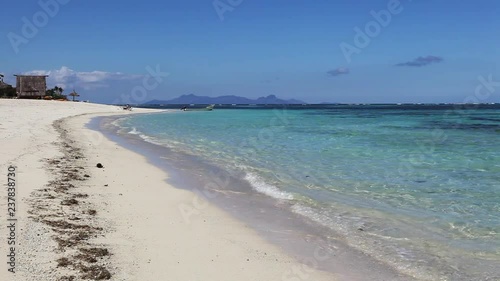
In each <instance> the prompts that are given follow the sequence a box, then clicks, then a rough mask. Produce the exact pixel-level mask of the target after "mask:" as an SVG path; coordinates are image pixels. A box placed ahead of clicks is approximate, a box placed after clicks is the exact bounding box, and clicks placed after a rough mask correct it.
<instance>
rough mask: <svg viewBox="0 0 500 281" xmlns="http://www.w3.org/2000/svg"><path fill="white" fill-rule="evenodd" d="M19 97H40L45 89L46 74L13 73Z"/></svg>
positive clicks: (43, 94)
mask: <svg viewBox="0 0 500 281" xmlns="http://www.w3.org/2000/svg"><path fill="white" fill-rule="evenodd" d="M14 76H16V92H17V97H18V98H20V99H41V98H43V97H44V96H45V91H46V90H47V77H48V76H47V75H14Z"/></svg>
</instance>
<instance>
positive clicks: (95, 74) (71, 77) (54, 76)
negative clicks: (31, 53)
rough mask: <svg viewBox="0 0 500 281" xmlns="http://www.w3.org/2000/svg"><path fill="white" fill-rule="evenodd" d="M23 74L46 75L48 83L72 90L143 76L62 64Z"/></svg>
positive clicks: (103, 86) (104, 86) (99, 86)
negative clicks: (78, 68)
mask: <svg viewBox="0 0 500 281" xmlns="http://www.w3.org/2000/svg"><path fill="white" fill-rule="evenodd" d="M25 74H31V75H48V76H49V77H48V78H47V83H48V84H49V85H54V86H59V87H62V88H63V89H66V90H72V89H73V88H83V89H85V90H93V89H97V88H106V87H109V85H110V82H113V81H118V80H134V79H140V78H142V77H143V76H142V75H134V74H124V73H121V72H105V71H98V70H94V71H91V72H85V71H75V70H73V69H70V68H69V67H66V66H62V67H61V69H56V70H32V71H28V72H26V73H25Z"/></svg>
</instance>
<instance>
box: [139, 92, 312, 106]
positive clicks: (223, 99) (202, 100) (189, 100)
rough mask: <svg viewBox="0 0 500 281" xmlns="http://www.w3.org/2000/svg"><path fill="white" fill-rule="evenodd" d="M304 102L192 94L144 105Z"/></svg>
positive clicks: (270, 98)
mask: <svg viewBox="0 0 500 281" xmlns="http://www.w3.org/2000/svg"><path fill="white" fill-rule="evenodd" d="M305 103H306V102H303V101H300V100H296V99H288V100H284V99H280V98H278V97H276V96H275V95H269V96H267V97H260V98H257V99H249V98H245V97H239V96H234V95H230V96H219V97H207V96H197V95H193V94H189V95H182V96H180V97H178V98H174V99H171V100H151V101H148V102H146V103H144V105H152V104H305Z"/></svg>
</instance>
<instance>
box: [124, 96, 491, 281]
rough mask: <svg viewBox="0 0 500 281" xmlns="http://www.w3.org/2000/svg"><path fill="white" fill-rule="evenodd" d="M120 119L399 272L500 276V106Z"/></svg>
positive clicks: (128, 128)
mask: <svg viewBox="0 0 500 281" xmlns="http://www.w3.org/2000/svg"><path fill="white" fill-rule="evenodd" d="M120 125H121V126H122V127H124V128H126V131H127V132H129V133H131V134H136V135H140V136H141V137H142V138H143V139H145V140H146V141H150V142H154V143H156V144H160V145H163V146H166V147H169V148H170V149H172V150H173V151H179V152H183V153H188V154H193V155H198V156H200V158H201V159H203V161H206V162H207V163H210V164H213V165H217V166H218V167H221V168H223V169H226V170H235V171H238V172H241V174H242V175H243V176H242V177H243V178H244V179H245V180H246V181H248V182H249V183H250V184H251V186H252V187H253V189H254V190H255V191H257V192H260V193H263V194H265V195H267V196H270V197H273V198H275V199H276V200H281V201H286V202H287V203H288V205H289V206H290V208H291V210H292V211H293V212H295V213H297V214H300V215H302V216H303V217H305V218H307V219H309V220H312V221H314V222H315V223H318V224H321V225H323V226H326V227H329V228H330V229H331V231H332V235H336V236H338V237H340V238H341V239H343V240H345V241H346V243H348V244H349V245H350V246H352V247H354V248H356V249H358V250H361V251H363V252H364V253H366V254H367V255H369V256H372V257H373V258H375V259H377V260H379V261H381V262H383V263H385V264H387V265H388V266H391V267H393V268H395V269H397V270H398V271H401V272H403V273H406V274H409V275H412V276H415V277H417V278H420V279H422V280H462V279H461V278H463V280H487V279H486V278H492V277H495V278H497V277H499V276H500V269H499V268H500V215H499V214H500V111H499V110H498V109H495V108H488V109H477V108H473V109H470V110H458V109H456V110H454V109H453V108H452V107H429V106H427V107H421V108H419V107H416V106H411V107H405V106H400V107H397V106H386V107H377V106H371V107H370V106H364V107H363V106H359V107H332V106H330V107H325V108H314V109H285V108H282V109H245V110H243V109H239V110H238V109H220V110H215V111H212V112H182V111H171V112H167V113H162V114H152V115H136V116H133V117H130V118H126V119H123V120H121V121H120ZM465 276H467V277H465ZM470 278H473V279H470ZM491 280H496V279H491Z"/></svg>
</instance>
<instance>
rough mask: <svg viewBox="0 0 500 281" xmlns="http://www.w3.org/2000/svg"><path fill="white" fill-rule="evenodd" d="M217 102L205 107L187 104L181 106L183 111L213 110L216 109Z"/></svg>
mask: <svg viewBox="0 0 500 281" xmlns="http://www.w3.org/2000/svg"><path fill="white" fill-rule="evenodd" d="M214 107H215V104H211V105H209V106H207V107H203V108H188V107H187V106H185V107H183V108H181V110H182V111H212V110H214Z"/></svg>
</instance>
